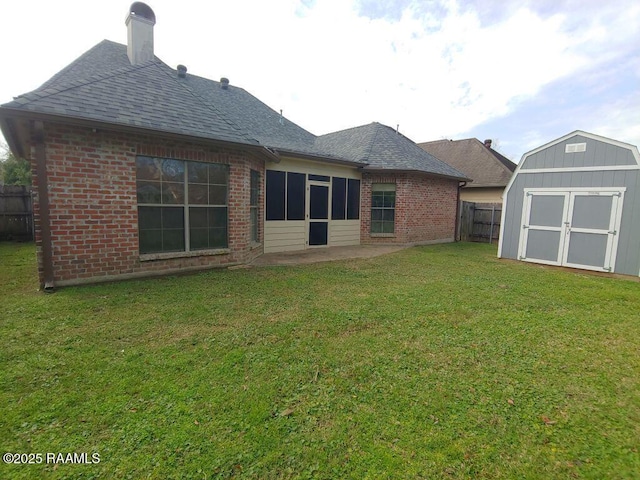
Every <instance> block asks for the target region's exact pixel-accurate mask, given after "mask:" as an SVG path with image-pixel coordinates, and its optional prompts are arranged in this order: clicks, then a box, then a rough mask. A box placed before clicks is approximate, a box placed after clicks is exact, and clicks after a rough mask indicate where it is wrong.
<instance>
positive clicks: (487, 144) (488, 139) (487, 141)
mask: <svg viewBox="0 0 640 480" xmlns="http://www.w3.org/2000/svg"><path fill="white" fill-rule="evenodd" d="M492 143H493V142H492V141H491V139H490V138H487V139H486V140H485V141H484V146H485V147H487V148H491V144H492Z"/></svg>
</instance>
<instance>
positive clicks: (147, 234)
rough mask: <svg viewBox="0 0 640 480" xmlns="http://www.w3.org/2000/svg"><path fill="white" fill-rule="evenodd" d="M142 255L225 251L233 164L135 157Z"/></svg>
mask: <svg viewBox="0 0 640 480" xmlns="http://www.w3.org/2000/svg"><path fill="white" fill-rule="evenodd" d="M136 172H137V173H136V178H137V194H138V231H139V238H140V253H141V254H145V253H161V252H184V251H193V250H204V249H215V248H226V247H227V246H228V234H227V221H228V212H227V198H228V186H229V166H228V165H221V164H210V163H200V162H186V161H182V160H173V159H167V158H154V157H145V156H139V157H136Z"/></svg>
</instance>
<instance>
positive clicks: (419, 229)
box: [360, 173, 458, 244]
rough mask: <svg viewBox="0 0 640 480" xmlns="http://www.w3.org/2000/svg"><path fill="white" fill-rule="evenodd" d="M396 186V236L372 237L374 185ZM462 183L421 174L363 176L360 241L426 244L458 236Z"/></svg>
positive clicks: (365, 174) (369, 242) (369, 174)
mask: <svg viewBox="0 0 640 480" xmlns="http://www.w3.org/2000/svg"><path fill="white" fill-rule="evenodd" d="M374 183H393V184H395V185H396V212H395V219H396V220H395V233H394V235H393V236H372V235H371V185H372V184H374ZM457 194H458V182H457V181H455V180H447V179H443V178H439V177H433V176H429V175H424V174H417V173H396V174H392V173H390V174H371V173H364V174H363V176H362V191H361V195H362V200H361V209H362V210H361V222H360V241H361V243H363V244H365V243H368V244H372V243H399V244H406V243H423V242H438V241H450V240H453V239H454V237H455V228H456V212H457Z"/></svg>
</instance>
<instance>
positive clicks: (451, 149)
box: [418, 138, 516, 188]
mask: <svg viewBox="0 0 640 480" xmlns="http://www.w3.org/2000/svg"><path fill="white" fill-rule="evenodd" d="M418 146H419V147H420V148H423V149H424V150H425V151H427V152H429V153H430V154H432V155H434V156H436V157H437V158H439V159H440V160H442V161H443V162H446V163H448V164H449V165H451V166H452V167H454V168H455V169H457V170H459V171H461V172H463V173H464V174H465V175H466V176H467V177H469V178H471V179H472V180H473V182H471V183H470V184H468V185H467V187H470V188H481V187H505V186H506V185H507V183H509V180H510V179H511V175H512V174H513V171H514V170H515V169H516V164H515V163H513V162H512V161H511V160H509V159H508V158H507V157H505V156H504V155H502V154H501V153H499V152H496V151H495V150H494V149H492V148H491V147H487V146H486V145H485V144H484V143H482V142H481V141H480V140H478V139H477V138H468V139H465V140H436V141H433V142H424V143H419V144H418Z"/></svg>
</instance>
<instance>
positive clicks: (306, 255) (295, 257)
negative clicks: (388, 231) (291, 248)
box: [250, 245, 408, 266]
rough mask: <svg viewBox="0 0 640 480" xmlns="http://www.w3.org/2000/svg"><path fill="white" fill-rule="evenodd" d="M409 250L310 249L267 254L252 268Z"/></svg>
mask: <svg viewBox="0 0 640 480" xmlns="http://www.w3.org/2000/svg"><path fill="white" fill-rule="evenodd" d="M405 248H408V246H406V245H353V246H349V247H328V248H309V249H307V250H298V251H295V252H279V253H265V254H264V255H261V256H260V257H258V258H256V259H255V260H254V261H253V262H251V264H250V265H251V266H265V265H298V264H303V263H318V262H331V261H335V260H347V259H352V258H372V257H377V256H380V255H386V254H387V253H393V252H398V251H400V250H403V249H405Z"/></svg>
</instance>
